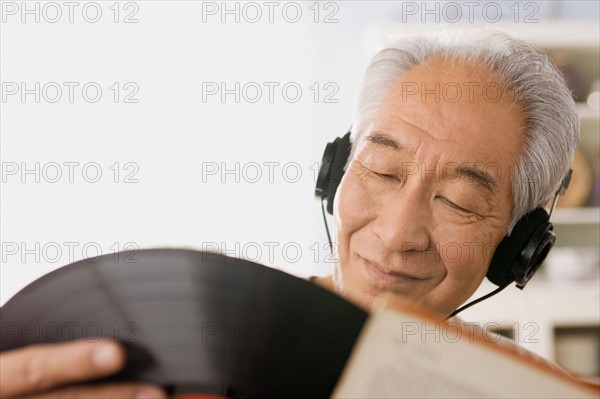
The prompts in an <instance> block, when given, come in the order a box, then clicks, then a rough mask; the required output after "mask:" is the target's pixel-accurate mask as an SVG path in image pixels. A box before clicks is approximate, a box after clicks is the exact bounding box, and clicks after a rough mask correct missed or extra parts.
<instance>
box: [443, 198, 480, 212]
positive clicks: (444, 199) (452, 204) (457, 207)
mask: <svg viewBox="0 0 600 399" xmlns="http://www.w3.org/2000/svg"><path fill="white" fill-rule="evenodd" d="M439 198H440V199H441V200H442V201H443V202H444V204H446V205H448V206H449V207H450V208H453V209H456V210H457V211H459V212H462V213H465V214H469V215H472V214H474V213H475V212H473V211H470V210H468V209H465V208H463V207H461V206H458V205H456V204H455V203H454V202H452V201H449V200H448V199H446V198H443V197H439Z"/></svg>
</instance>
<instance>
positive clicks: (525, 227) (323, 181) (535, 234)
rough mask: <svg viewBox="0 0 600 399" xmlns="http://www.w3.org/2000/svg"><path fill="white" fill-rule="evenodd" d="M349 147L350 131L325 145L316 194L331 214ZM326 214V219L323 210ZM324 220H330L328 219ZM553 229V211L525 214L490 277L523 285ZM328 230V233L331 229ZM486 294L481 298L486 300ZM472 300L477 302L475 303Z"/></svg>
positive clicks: (549, 246) (499, 253)
mask: <svg viewBox="0 0 600 399" xmlns="http://www.w3.org/2000/svg"><path fill="white" fill-rule="evenodd" d="M350 149H351V144H350V132H348V133H346V135H345V136H344V137H341V138H340V137H338V138H336V139H335V140H334V141H333V142H331V143H328V144H327V147H325V152H324V154H323V160H322V162H321V168H320V169H319V174H318V177H317V185H316V189H315V195H316V196H317V197H319V198H321V201H323V200H325V199H326V200H327V212H328V213H329V214H331V215H333V201H334V198H335V193H336V191H337V188H338V186H339V185H340V182H341V180H342V177H343V175H344V166H345V165H346V162H347V161H348V157H349V155H350ZM572 172H573V171H572V170H571V169H570V170H569V173H568V174H567V176H566V177H565V178H564V179H563V181H562V184H561V188H560V189H559V191H558V192H557V193H556V196H555V198H554V203H553V206H552V210H553V209H554V206H555V205H556V200H557V199H558V195H559V194H560V193H563V192H564V190H566V188H567V187H568V185H569V182H570V180H571V175H572ZM550 213H552V211H550ZM323 218H324V219H325V212H324V211H323ZM325 223H326V224H327V220H325ZM326 226H327V225H326ZM553 230H554V227H553V226H552V223H551V222H550V215H549V214H548V213H547V212H546V210H545V209H544V208H541V207H540V208H537V209H535V210H533V211H531V212H529V213H528V214H526V215H525V216H523V217H522V218H521V219H520V220H519V221H518V222H517V224H516V225H515V227H514V228H513V230H512V232H511V235H510V236H506V237H504V239H503V240H502V241H501V242H500V244H499V245H498V247H497V248H496V251H495V252H494V255H493V257H492V260H491V262H490V265H489V268H488V272H487V278H488V280H490V281H491V282H492V283H494V284H495V285H497V286H499V287H500V289H499V290H501V289H503V288H504V287H506V286H508V285H509V284H510V283H512V282H513V281H514V282H516V285H517V287H518V288H520V289H523V288H524V287H525V285H526V284H527V282H528V281H529V280H530V279H531V277H532V276H533V275H534V274H535V272H536V271H537V270H538V269H539V267H540V265H541V264H542V262H543V261H544V259H545V258H546V256H547V255H548V252H550V249H552V246H553V245H554V242H555V241H556V234H555V233H554V231H553ZM327 233H328V234H327V235H328V237H329V230H328V231H327ZM330 241H331V240H330ZM499 290H496V291H494V292H493V293H492V294H495V293H496V292H499ZM487 297H488V296H486V297H484V298H480V299H481V300H483V299H485V298H487ZM472 304H473V305H474V303H472ZM461 310H462V308H461Z"/></svg>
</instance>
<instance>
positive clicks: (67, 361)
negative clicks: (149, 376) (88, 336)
mask: <svg viewBox="0 0 600 399" xmlns="http://www.w3.org/2000/svg"><path fill="white" fill-rule="evenodd" d="M124 365H125V352H124V350H123V348H122V347H121V346H120V345H118V344H117V343H114V342H111V341H110V340H100V341H98V342H95V343H92V342H86V341H85V340H79V341H76V342H72V343H62V344H37V345H30V346H28V347H26V348H24V349H16V350H11V351H7V352H3V353H2V354H0V397H2V398H7V399H8V398H18V397H36V398H44V397H51V398H78V399H79V398H140V399H141V398H148V399H149V398H164V397H165V395H164V393H163V392H162V391H161V390H159V389H158V388H157V387H153V386H151V385H149V384H137V383H106V384H97V385H83V383H84V382H85V381H87V380H93V379H97V378H99V377H105V376H108V375H111V374H114V373H116V372H118V371H119V370H120V369H121V368H122V367H123V366H124Z"/></svg>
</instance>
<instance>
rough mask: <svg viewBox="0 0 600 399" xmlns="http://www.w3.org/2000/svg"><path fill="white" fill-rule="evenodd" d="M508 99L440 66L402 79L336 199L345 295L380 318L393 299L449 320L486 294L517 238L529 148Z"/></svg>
mask: <svg viewBox="0 0 600 399" xmlns="http://www.w3.org/2000/svg"><path fill="white" fill-rule="evenodd" d="M486 83H487V86H486ZM415 87H416V88H417V93H416V94H409V93H414V91H415ZM436 87H437V89H436ZM457 87H460V88H461V93H459V92H458V91H457V90H456V88H457ZM486 87H487V92H486V91H485V90H486ZM498 87H499V85H494V81H493V80H492V76H491V74H489V72H487V71H482V70H478V69H475V67H474V66H473V65H472V64H470V63H465V64H464V65H463V66H460V67H459V66H457V65H452V64H450V63H447V62H445V61H443V60H442V59H441V58H432V59H430V60H428V61H426V62H425V63H423V64H422V65H421V66H419V67H417V68H415V69H412V70H410V71H408V72H406V73H405V74H403V75H402V76H400V78H399V79H397V81H396V82H395V83H394V85H393V86H392V87H391V89H390V90H389V92H388V93H387V94H386V96H385V99H384V101H383V105H382V106H381V107H380V109H379V110H378V113H377V115H376V116H375V118H374V119H373V120H372V121H371V122H372V123H371V126H370V128H369V129H368V130H366V131H364V132H361V134H360V139H359V140H358V141H357V142H356V143H354V145H357V146H358V147H357V148H356V152H355V155H354V157H353V159H352V160H351V162H350V164H349V166H348V169H347V170H346V173H345V175H344V178H343V179H342V182H341V184H340V187H339V189H338V192H337V195H336V199H335V213H334V214H335V215H336V226H337V240H338V241H337V242H338V244H339V264H338V265H337V267H336V269H335V272H334V283H335V285H336V288H337V289H338V290H339V291H340V293H341V294H342V295H344V296H346V297H347V298H348V299H350V300H352V301H354V302H355V303H357V304H358V305H360V306H363V307H366V308H370V307H371V305H372V304H373V301H374V300H375V299H376V298H377V297H378V296H380V295H381V294H383V293H392V294H393V295H395V296H398V297H401V298H404V299H407V300H409V301H411V302H413V303H415V304H417V305H420V306H423V307H425V308H426V309H429V310H431V311H433V312H437V313H441V314H444V315H448V314H450V313H451V312H452V311H453V310H455V309H456V308H457V307H458V306H459V305H460V304H462V303H463V302H464V301H466V300H467V299H468V298H469V297H470V296H471V295H472V294H473V293H474V292H475V290H476V289H477V287H478V286H479V284H480V283H481V281H482V280H483V278H484V277H485V274H486V272H487V266H488V264H489V262H490V260H491V256H492V254H493V252H494V250H495V248H496V246H497V245H498V244H499V243H500V241H501V240H502V238H503V237H504V236H505V235H506V232H507V229H508V226H509V222H510V214H511V211H512V207H513V197H512V188H511V181H512V180H511V167H512V166H513V165H515V163H516V161H517V159H518V156H519V149H520V147H521V146H522V139H521V129H522V127H521V126H522V124H521V114H520V110H519V109H518V107H517V106H516V105H515V104H514V102H513V101H511V100H512V98H513V97H512V96H511V95H509V94H508V93H502V97H501V98H500V99H499V100H498V101H496V100H497V97H498V96H499V95H500V94H499V93H498V92H497V91H495V88H498ZM444 88H446V89H444ZM453 88H454V90H453ZM423 90H429V92H423ZM436 93H437V98H436ZM457 93H459V94H460V95H457ZM422 94H423V95H422ZM494 101H495V102H494Z"/></svg>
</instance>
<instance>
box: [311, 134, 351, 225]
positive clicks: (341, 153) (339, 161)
mask: <svg viewBox="0 0 600 399" xmlns="http://www.w3.org/2000/svg"><path fill="white" fill-rule="evenodd" d="M350 148H351V145H350V132H348V133H346V134H345V135H344V137H341V138H340V137H338V138H336V139H335V140H334V141H333V142H332V143H328V144H327V147H325V152H324V153H323V160H322V161H321V168H320V169H319V175H318V177H317V186H316V189H315V195H316V196H317V197H320V198H321V199H327V212H328V213H329V214H331V215H333V200H334V198H335V193H336V191H337V188H338V186H339V185H340V182H341V181H342V177H343V176H344V166H345V165H346V162H347V161H348V157H349V156H350Z"/></svg>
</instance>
